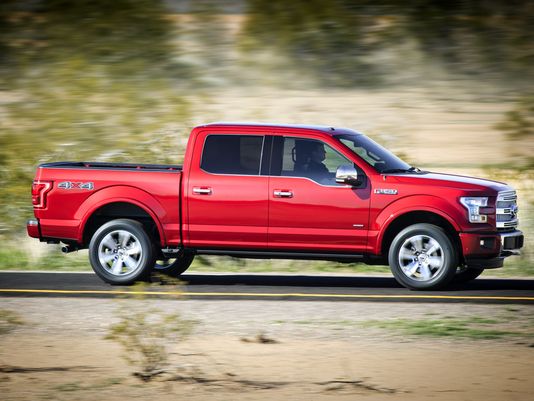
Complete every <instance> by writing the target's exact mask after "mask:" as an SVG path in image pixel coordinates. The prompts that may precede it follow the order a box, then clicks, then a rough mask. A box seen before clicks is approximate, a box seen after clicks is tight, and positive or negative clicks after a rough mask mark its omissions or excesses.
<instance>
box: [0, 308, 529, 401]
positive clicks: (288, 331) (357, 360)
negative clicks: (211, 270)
mask: <svg viewBox="0 0 534 401" xmlns="http://www.w3.org/2000/svg"><path fill="white" fill-rule="evenodd" d="M118 302H119V301H116V300H102V299H57V298H55V299H51V298H41V299H38V298H28V299H24V298H17V299H2V301H1V304H0V305H1V308H2V309H4V310H10V311H14V312H16V313H17V314H18V315H19V316H20V317H21V318H22V319H23V320H24V322H25V324H24V325H23V326H20V327H19V328H17V329H16V330H15V331H13V332H11V333H10V334H7V335H4V336H3V337H2V338H0V341H1V342H0V344H1V351H0V361H1V364H2V372H1V373H0V394H2V396H1V397H0V398H1V399H2V400H5V401H8V400H74V399H75V400H101V399H106V400H110V401H114V400H123V399H131V398H136V399H138V400H152V399H156V398H157V399H159V400H176V399H182V398H187V399H189V400H229V401H230V400H232V401H234V400H280V399H286V400H355V399H360V398H362V399H366V400H392V399H395V400H423V399H425V400H427V399H433V400H451V399H454V400H470V401H473V400H475V401H476V400H485V401H491V400H498V401H502V400H512V399H513V400H531V399H532V394H533V393H534V379H533V373H534V347H532V345H533V344H532V341H531V340H527V341H525V340H524V339H523V340H518V339H514V338H512V339H509V338H508V339H506V338H505V339H499V340H473V339H461V338H448V339H435V338H429V337H414V336H408V335H401V334H398V333H391V332H387V331H383V330H379V329H369V328H365V327H363V326H361V324H360V323H361V322H364V321H367V320H369V319H373V320H376V319H378V320H391V319H393V318H407V317H410V318H416V319H417V318H423V317H425V316H432V317H433V318H435V317H440V316H451V315H452V316H461V317H464V318H465V317H469V316H478V317H480V316H489V317H491V316H496V315H501V316H502V315H503V314H506V313H510V311H512V310H513V311H514V313H515V314H518V315H519V316H529V317H532V314H533V311H532V308H531V306H529V305H525V306H521V305H519V306H517V305H516V306H513V307H510V306H506V305H473V304H408V303H368V302H353V303H350V302H332V303H329V302H277V301H191V300H150V301H135V300H123V301H120V302H121V303H122V305H123V306H122V307H123V308H124V306H126V308H128V307H130V306H132V307H134V306H135V307H139V305H141V302H144V303H146V305H147V307H156V308H158V309H160V310H165V311H166V312H169V311H173V312H174V311H176V312H179V313H180V314H181V315H182V316H184V317H185V318H187V319H191V318H193V319H195V320H196V321H197V324H196V325H195V329H194V332H193V334H192V335H191V336H190V337H189V338H188V339H187V340H185V341H183V342H180V343H177V344H169V354H170V364H169V366H168V367H167V369H166V372H165V373H164V374H162V375H160V376H157V377H156V378H155V379H153V380H152V381H150V382H148V383H146V382H143V381H141V380H140V379H139V378H137V377H134V376H133V375H132V373H133V372H134V371H135V369H136V368H135V367H134V366H130V365H128V364H127V363H126V362H125V361H124V360H123V358H121V355H122V350H121V348H120V346H119V345H118V344H116V343H115V342H112V341H109V340H106V339H104V337H105V335H106V334H107V333H108V331H109V326H110V324H112V323H113V322H116V321H117V320H118V316H117V314H116V313H117V310H118ZM123 310H124V309H123ZM260 334H261V335H262V336H263V339H264V341H266V340H273V343H270V342H269V341H266V342H259V341H257V338H258V335H260Z"/></svg>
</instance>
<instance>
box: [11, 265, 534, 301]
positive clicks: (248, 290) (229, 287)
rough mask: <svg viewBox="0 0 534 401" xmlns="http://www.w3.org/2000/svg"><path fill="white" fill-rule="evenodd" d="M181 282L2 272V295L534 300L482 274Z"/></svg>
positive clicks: (214, 277) (516, 283)
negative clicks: (438, 279) (425, 282)
mask: <svg viewBox="0 0 534 401" xmlns="http://www.w3.org/2000/svg"><path fill="white" fill-rule="evenodd" d="M182 281H183V282H185V283H186V284H184V285H183V286H181V287H176V286H170V285H164V284H162V283H158V282H156V283H153V285H151V286H147V287H146V288H144V289H142V290H139V289H138V288H136V287H124V286H111V285H109V284H106V283H104V282H103V281H101V280H100V279H99V278H98V277H97V276H96V275H94V274H93V273H61V272H58V273H41V272H0V296H1V297H13V296H19V297H20V296H23V297H36V296H38V297H53V296H55V297H98V298H105V297H116V296H124V295H134V294H133V292H135V291H137V292H139V291H142V292H143V294H145V295H148V296H151V297H152V296H154V297H172V296H176V295H182V296H185V297H187V298H188V299H225V300H228V299H240V300H241V299H242V300H246V299H254V300H257V299H264V300H268V299H271V300H291V301H308V300H314V301H318V300H323V301H376V302H380V301H382V302H384V301H386V302H476V303H526V304H533V305H534V280H531V279H492V278H489V279H488V278H486V279H485V278H479V279H477V280H475V281H472V282H471V283H467V284H462V285H454V286H451V287H449V288H448V289H447V290H446V291H410V290H407V289H406V288H403V287H401V286H400V285H399V284H397V282H396V281H395V280H394V279H393V278H389V277H376V276H375V277H373V276H367V277H363V276H338V275H335V276H325V275H317V276H305V275H263V274H184V275H183V276H182Z"/></svg>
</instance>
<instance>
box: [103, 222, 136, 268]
mask: <svg viewBox="0 0 534 401" xmlns="http://www.w3.org/2000/svg"><path fill="white" fill-rule="evenodd" d="M142 256H143V249H142V247H141V245H140V242H139V239H138V238H137V237H136V236H135V235H133V234H132V233H131V232H129V231H125V230H115V231H111V232H110V233H108V234H107V235H106V236H105V237H104V238H102V241H100V244H99V245H98V259H99V261H100V264H101V265H102V267H103V268H104V269H105V270H106V271H107V272H108V273H111V274H112V275H114V276H124V275H127V274H130V273H132V272H134V271H136V270H137V269H139V267H140V266H141V262H142Z"/></svg>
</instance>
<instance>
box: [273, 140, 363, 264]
mask: <svg viewBox="0 0 534 401" xmlns="http://www.w3.org/2000/svg"><path fill="white" fill-rule="evenodd" d="M272 154H273V157H272V162H271V179H270V183H269V199H270V206H269V247H270V248H271V249H287V250H290V249H291V250H305V249H306V250H309V251H312V250H323V251H338V252H339V251H342V252H351V253H360V252H364V251H365V250H366V249H367V232H368V220H369V205H370V182H369V180H368V179H366V177H365V176H364V175H363V171H362V170H361V169H359V168H358V167H357V166H355V167H356V168H357V170H358V172H359V174H360V176H361V177H363V178H364V183H363V184H362V186H361V187H358V188H355V187H351V186H348V185H343V184H337V183H336V182H335V173H336V170H337V167H338V166H340V165H343V164H345V165H346V164H348V165H354V162H353V161H351V160H350V159H349V158H348V157H347V156H345V155H343V154H342V153H341V152H340V151H338V150H336V149H334V147H333V146H331V145H329V144H328V143H326V142H325V141H323V140H321V139H320V138H317V139H310V138H309V137H308V138H306V137H298V136H291V135H288V136H275V137H274V141H273V152H272ZM321 159H322V160H321Z"/></svg>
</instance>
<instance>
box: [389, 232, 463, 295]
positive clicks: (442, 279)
mask: <svg viewBox="0 0 534 401" xmlns="http://www.w3.org/2000/svg"><path fill="white" fill-rule="evenodd" d="M427 251H428V252H427ZM388 258H389V266H390V268H391V272H392V273H393V275H394V276H395V279H396V280H397V281H398V282H399V284H401V285H403V286H404V287H407V288H409V289H412V290H437V289H439V288H443V287H445V286H446V285H447V284H449V283H450V282H451V281H452V280H453V278H454V275H455V274H456V268H457V267H458V252H457V250H456V249H455V247H454V244H453V242H452V241H451V239H450V238H449V237H448V235H447V234H446V233H445V231H444V230H443V229H442V228H441V227H438V226H435V225H433V224H426V223H421V224H414V225H412V226H409V227H407V228H405V229H404V230H402V231H401V232H400V233H398V234H397V236H396V237H395V239H394V240H393V242H392V243H391V246H390V248H389V255H388ZM403 268H404V269H403Z"/></svg>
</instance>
